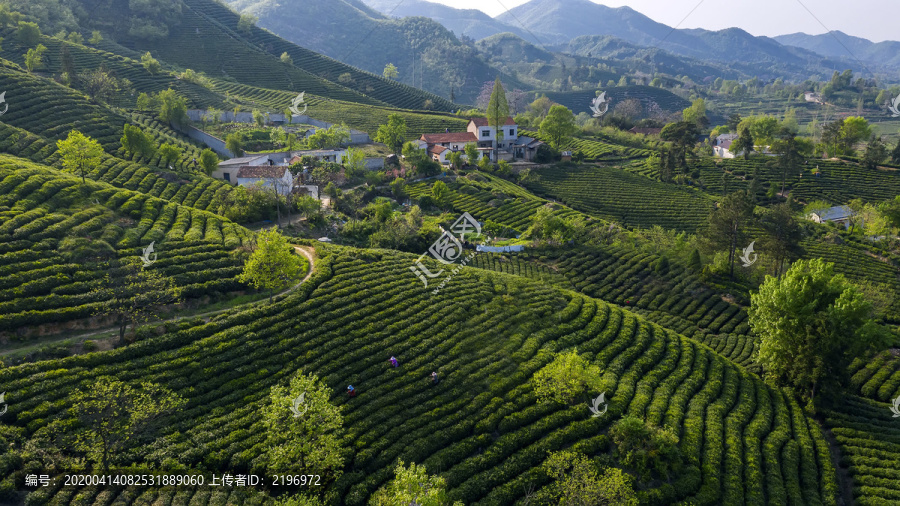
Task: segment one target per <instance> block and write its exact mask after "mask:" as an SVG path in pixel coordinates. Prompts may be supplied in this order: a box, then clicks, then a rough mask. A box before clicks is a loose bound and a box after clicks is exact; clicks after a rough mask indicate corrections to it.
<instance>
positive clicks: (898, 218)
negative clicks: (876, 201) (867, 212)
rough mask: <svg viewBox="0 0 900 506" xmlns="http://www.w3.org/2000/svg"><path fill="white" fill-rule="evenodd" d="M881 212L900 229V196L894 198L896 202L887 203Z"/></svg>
mask: <svg viewBox="0 0 900 506" xmlns="http://www.w3.org/2000/svg"><path fill="white" fill-rule="evenodd" d="M880 211H881V214H882V215H883V216H884V217H885V218H886V219H887V220H888V222H890V224H891V225H893V226H895V227H897V228H900V195H898V196H897V197H894V200H891V201H888V202H885V203H884V204H883V205H882V207H881V209H880Z"/></svg>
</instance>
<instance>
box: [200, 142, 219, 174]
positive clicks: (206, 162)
mask: <svg viewBox="0 0 900 506" xmlns="http://www.w3.org/2000/svg"><path fill="white" fill-rule="evenodd" d="M200 168H201V169H202V170H203V172H204V173H205V174H206V175H207V176H209V175H210V174H212V173H213V172H214V171H215V170H216V169H218V168H219V156H218V155H216V153H215V152H214V151H213V150H211V149H209V148H206V149H204V150H203V151H201V152H200Z"/></svg>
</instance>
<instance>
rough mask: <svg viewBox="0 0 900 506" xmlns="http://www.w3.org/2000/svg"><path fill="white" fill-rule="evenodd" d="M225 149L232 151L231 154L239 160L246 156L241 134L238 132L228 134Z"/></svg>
mask: <svg viewBox="0 0 900 506" xmlns="http://www.w3.org/2000/svg"><path fill="white" fill-rule="evenodd" d="M225 149H227V150H228V151H231V154H233V155H234V156H236V157H238V158H240V157H242V156H244V142H243V140H242V138H241V134H240V133H238V132H235V133H233V134H228V136H227V137H225Z"/></svg>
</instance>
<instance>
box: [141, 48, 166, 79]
mask: <svg viewBox="0 0 900 506" xmlns="http://www.w3.org/2000/svg"><path fill="white" fill-rule="evenodd" d="M141 65H143V66H144V68H145V69H147V72H150V73H151V74H159V73H160V72H161V71H162V65H160V63H159V60H157V59H156V58H154V57H153V55H151V54H150V51H147V52H146V53H144V54H142V55H141Z"/></svg>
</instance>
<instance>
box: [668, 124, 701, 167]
mask: <svg viewBox="0 0 900 506" xmlns="http://www.w3.org/2000/svg"><path fill="white" fill-rule="evenodd" d="M699 134H700V129H699V127H698V126H697V124H696V123H691V122H689V121H678V122H676V123H669V124H668V125H666V126H665V127H663V129H662V132H660V133H659V137H660V139H662V140H664V141H669V142H671V143H672V145H673V148H674V153H675V159H676V161H677V162H678V163H679V164H680V165H681V167H684V168H687V153H688V151H689V150H690V149H691V148H692V147H693V146H694V144H696V143H697V136H698V135H699Z"/></svg>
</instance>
